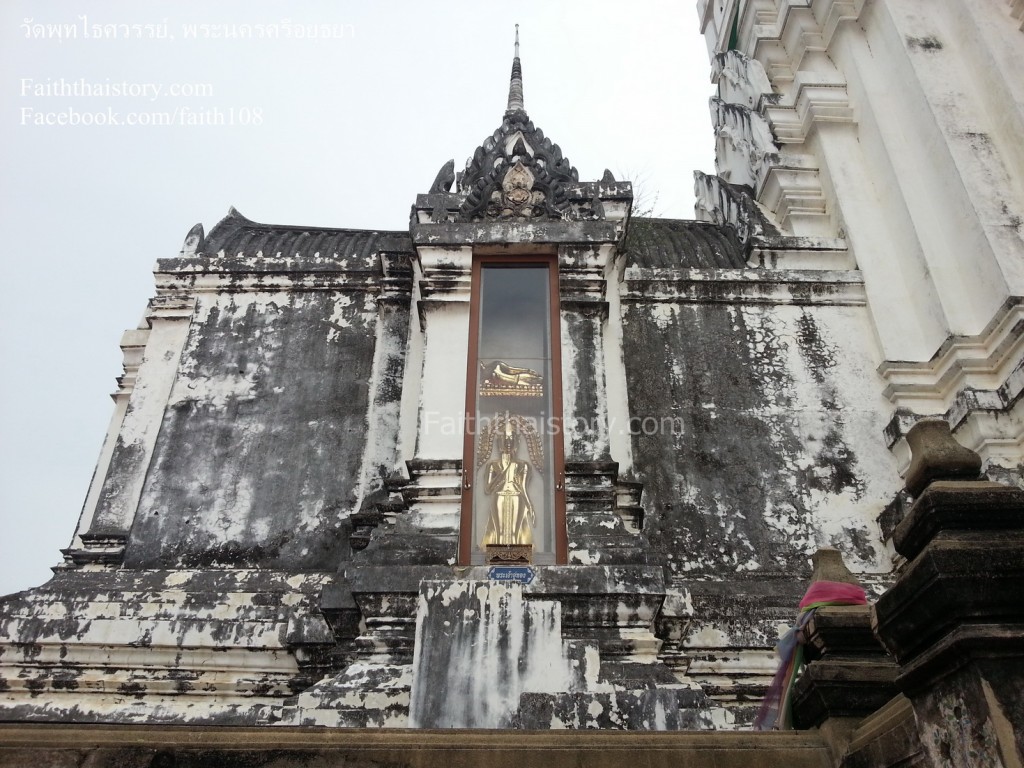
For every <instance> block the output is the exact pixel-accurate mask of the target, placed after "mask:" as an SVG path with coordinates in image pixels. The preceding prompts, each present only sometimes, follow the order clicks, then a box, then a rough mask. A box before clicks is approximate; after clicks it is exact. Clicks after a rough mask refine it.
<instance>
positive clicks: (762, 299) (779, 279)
mask: <svg viewBox="0 0 1024 768" xmlns="http://www.w3.org/2000/svg"><path fill="white" fill-rule="evenodd" d="M623 287H624V290H623V292H622V300H623V301H624V302H651V301H655V302H673V303H681V304H704V303H727V304H779V305H784V304H798V305H800V304H805V305H818V306H855V307H859V306H864V304H865V303H866V301H867V299H866V296H865V293H864V283H863V281H862V279H861V276H860V273H859V272H858V271H856V270H847V271H829V270H782V269H779V270H762V269H715V270H710V269H689V270H662V269H641V268H637V267H630V268H628V269H626V270H625V274H624V278H623Z"/></svg>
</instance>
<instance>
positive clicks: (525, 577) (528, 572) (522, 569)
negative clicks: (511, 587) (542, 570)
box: [487, 565, 533, 586]
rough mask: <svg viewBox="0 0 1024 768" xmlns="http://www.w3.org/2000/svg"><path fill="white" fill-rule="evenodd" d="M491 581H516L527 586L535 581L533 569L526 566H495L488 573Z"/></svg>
mask: <svg viewBox="0 0 1024 768" xmlns="http://www.w3.org/2000/svg"><path fill="white" fill-rule="evenodd" d="M487 578H489V579H490V580H491V581H514V582H515V583H516V584H522V585H523V586H526V585H527V584H529V583H530V582H531V581H533V568H530V567H528V566H525V565H494V566H491V568H490V569H489V570H488V571H487Z"/></svg>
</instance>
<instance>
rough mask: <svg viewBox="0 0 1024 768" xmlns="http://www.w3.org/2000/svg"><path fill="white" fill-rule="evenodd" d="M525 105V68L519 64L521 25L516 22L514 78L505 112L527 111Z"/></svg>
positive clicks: (513, 62)
mask: <svg viewBox="0 0 1024 768" xmlns="http://www.w3.org/2000/svg"><path fill="white" fill-rule="evenodd" d="M525 111H526V107H525V106H523V68H522V66H521V65H520V64H519V25H518V24H516V53H515V57H514V58H513V59H512V79H511V81H510V82H509V85H508V109H506V110H505V114H509V113H512V112H525Z"/></svg>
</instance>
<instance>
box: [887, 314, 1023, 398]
mask: <svg viewBox="0 0 1024 768" xmlns="http://www.w3.org/2000/svg"><path fill="white" fill-rule="evenodd" d="M1022 361H1024V299H1020V298H1012V299H1009V300H1008V301H1007V302H1006V303H1005V304H1004V305H1003V307H1002V309H1000V311H999V312H998V313H996V315H995V317H994V318H993V319H992V320H991V322H989V324H988V326H986V328H985V329H984V330H983V331H982V332H981V333H979V334H977V335H975V336H950V337H949V338H948V339H946V341H945V342H943V344H942V346H941V347H939V350H938V351H937V352H936V353H935V355H934V356H933V357H932V359H931V360H927V361H924V362H911V361H902V360H887V361H885V362H884V363H882V364H881V365H880V366H878V374H879V375H880V376H881V377H882V379H883V380H884V381H885V382H886V386H885V389H884V390H883V394H884V395H885V396H886V397H888V398H889V400H890V402H892V404H893V405H895V406H896V407H897V408H907V409H910V410H912V411H914V412H916V413H922V414H925V413H942V412H944V411H947V410H949V409H951V408H953V407H954V404H955V399H956V397H957V395H958V394H959V393H960V392H962V391H963V390H965V389H972V390H998V389H1005V393H1004V395H1003V398H1004V399H1008V400H1012V399H1015V398H1016V397H1017V396H1018V395H1019V394H1020V391H1021V389H1022V388H1024V374H1021V373H1019V370H1020V367H1021V363H1022ZM1014 374H1016V375H1014Z"/></svg>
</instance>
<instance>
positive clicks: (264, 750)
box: [0, 723, 830, 768]
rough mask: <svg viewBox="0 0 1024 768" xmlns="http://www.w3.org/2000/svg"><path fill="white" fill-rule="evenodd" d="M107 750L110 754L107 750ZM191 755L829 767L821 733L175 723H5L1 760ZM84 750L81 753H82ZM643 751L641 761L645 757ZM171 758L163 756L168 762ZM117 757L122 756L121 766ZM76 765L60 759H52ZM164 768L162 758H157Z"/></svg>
mask: <svg viewBox="0 0 1024 768" xmlns="http://www.w3.org/2000/svg"><path fill="white" fill-rule="evenodd" d="M107 750H110V751H109V752H107ZM161 752H162V753H164V754H167V753H170V754H169V755H168V757H171V756H173V755H175V754H179V755H182V754H187V755H188V760H189V762H188V764H189V765H190V766H197V767H198V766H215V765H219V764H221V763H220V762H218V761H221V762H223V761H224V760H225V759H232V761H233V762H232V764H238V765H242V764H243V763H241V762H239V760H240V758H243V756H244V755H246V754H247V753H248V754H251V755H253V757H254V758H255V759H256V760H261V759H262V760H263V763H260V762H255V761H254V762H253V765H260V764H265V762H266V761H265V758H266V757H268V756H270V755H271V754H273V756H274V757H275V758H276V762H275V763H274V765H277V766H281V768H289V767H290V766H296V767H297V766H301V765H307V764H309V763H308V761H309V760H310V759H311V758H314V757H316V758H319V759H320V761H319V762H318V763H317V764H318V765H323V766H325V768H326V767H327V766H330V765H338V766H342V765H352V762H351V761H352V760H357V761H360V762H359V764H365V763H364V762H362V761H365V760H374V761H378V762H380V763H382V764H383V763H387V764H393V765H403V766H410V768H412V767H416V768H427V767H428V766H435V765H436V766H450V768H470V767H471V766H472V768H476V766H479V765H487V766H489V767H490V768H528V767H529V766H532V765H544V766H545V767H546V768H576V766H579V765H588V766H591V767H592V768H613V767H615V768H617V767H618V766H629V768H635V766H637V765H638V764H642V765H644V766H648V767H649V768H697V767H698V766H707V765H709V764H713V765H714V766H716V768H748V766H751V765H764V766H771V765H780V766H781V765H785V766H787V767H788V768H828V767H829V766H830V762H829V760H828V753H827V751H826V750H825V748H824V746H823V744H822V741H821V738H820V736H819V735H818V734H816V733H800V732H792V733H756V734H755V733H686V732H674V733H669V732H665V733H650V732H647V733H637V732H611V731H482V730H450V731H436V730H432V731H425V730H419V731H412V730H404V729H372V730H370V729H354V728H353V729H348V728H346V729H328V728H318V727H262V728H202V727H199V728H196V727H190V728H174V727H160V726H78V725H53V726H51V725H24V724H11V723H5V724H0V766H3V767H4V768H7V767H8V766H10V767H11V768H13V767H14V766H18V768H23V766H24V765H26V764H29V763H31V764H33V765H36V766H39V768H42V766H45V765H47V763H44V762H42V760H43V759H45V758H46V757H48V756H52V757H53V758H58V757H59V756H60V755H65V756H67V755H69V754H73V755H78V756H84V754H89V753H91V759H90V761H89V765H90V767H91V768H108V766H109V768H113V766H123V765H126V764H134V763H128V762H127V760H128V759H130V758H131V757H133V756H134V757H135V758H136V759H138V758H140V757H143V756H147V755H148V756H155V755H154V753H161ZM83 753H84V754H83ZM641 754H642V757H641ZM164 759H167V758H164ZM119 761H120V762H119ZM71 764H80V763H74V762H70V763H69V762H68V761H67V760H64V761H63V762H57V760H56V759H51V761H50V763H49V765H71ZM157 764H160V763H157Z"/></svg>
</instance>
